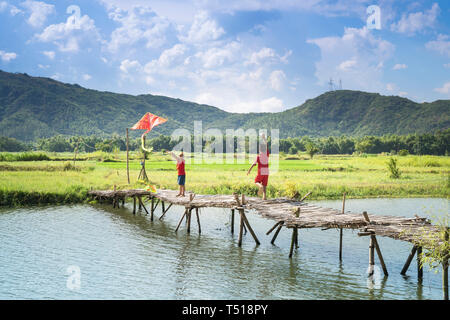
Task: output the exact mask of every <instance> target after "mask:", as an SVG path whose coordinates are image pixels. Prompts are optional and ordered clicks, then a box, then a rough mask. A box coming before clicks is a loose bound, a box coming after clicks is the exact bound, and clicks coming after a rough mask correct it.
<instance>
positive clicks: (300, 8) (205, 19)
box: [0, 0, 450, 112]
mask: <svg viewBox="0 0 450 320" xmlns="http://www.w3.org/2000/svg"><path fill="white" fill-rule="evenodd" d="M370 5H377V6H378V7H379V8H380V21H381V29H373V28H369V27H368V26H367V18H368V16H369V14H367V11H366V10H367V7H368V6H370ZM0 28H1V34H0V69H2V70H4V71H9V72H21V73H23V72H25V73H28V74H30V75H33V76H43V77H51V78H54V79H56V80H59V81H63V82H68V83H78V84H79V85H81V86H84V87H87V88H92V89H97V90H103V91H112V92H120V93H128V94H145V93H152V94H161V95H166V96H171V97H175V98H180V99H184V100H189V101H195V102H199V103H205V104H210V105H213V106H217V107H219V108H222V109H224V110H227V111H232V112H276V111H281V110H285V109H287V108H292V107H295V106H297V105H300V104H301V103H303V102H304V101H305V100H307V99H310V98H314V97H316V96H317V95H319V94H321V93H323V92H325V91H327V90H328V88H329V85H328V82H329V80H330V78H332V79H333V80H334V82H335V84H336V85H337V86H338V85H339V80H341V81H342V87H343V89H351V90H362V91H369V92H379V93H381V94H384V95H400V96H404V97H407V98H409V99H412V100H414V101H417V102H424V101H427V102H429V101H434V100H437V99H449V98H450V32H449V31H450V1H447V0H441V1H403V0H382V1H366V0H328V1H327V0H302V1H300V0H297V1H293V0H284V1H281V0H275V1H270V0H269V1H257V0H229V1H218V0H212V1H210V0H194V1H175V0H165V1H164V0H157V1H152V0H150V1H144V0H126V1H123V0H110V1H100V0H98V1H94V0H90V1H64V0H58V1H50V0H44V1H31V0H26V1H24V0H21V1H13V0H0Z"/></svg>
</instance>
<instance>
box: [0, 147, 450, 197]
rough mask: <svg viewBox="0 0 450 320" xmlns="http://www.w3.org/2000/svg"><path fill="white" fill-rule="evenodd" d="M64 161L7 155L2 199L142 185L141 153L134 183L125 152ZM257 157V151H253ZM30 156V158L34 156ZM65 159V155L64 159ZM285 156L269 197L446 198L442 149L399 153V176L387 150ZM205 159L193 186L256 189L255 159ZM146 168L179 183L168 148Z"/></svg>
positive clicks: (446, 163) (192, 174)
mask: <svg viewBox="0 0 450 320" xmlns="http://www.w3.org/2000/svg"><path fill="white" fill-rule="evenodd" d="M47 156H48V157H49V158H50V159H58V161H52V160H42V161H19V160H15V161H3V162H1V163H0V205H3V206H5V205H6V206H15V205H31V204H47V203H74V202H82V201H85V200H86V199H87V190H89V189H90V188H93V189H111V188H113V186H114V185H116V186H117V187H118V188H141V187H143V186H145V185H144V184H142V183H139V182H137V181H136V180H137V177H138V175H139V170H140V163H139V160H137V159H138V153H136V154H132V155H131V157H132V159H133V160H132V161H131V162H130V177H131V182H132V183H131V185H128V184H127V175H126V162H125V158H126V157H125V153H118V154H104V153H95V154H80V155H78V156H77V157H78V158H79V159H83V160H84V161H76V162H73V161H71V162H68V161H67V160H68V159H70V158H73V154H47ZM252 158H253V157H252ZM30 159H31V158H30ZM64 159H65V160H66V161H61V160H64ZM288 159H291V160H287V159H286V158H282V159H280V161H279V168H278V171H277V172H274V171H275V166H272V171H273V174H271V176H270V178H269V187H268V196H269V197H281V196H292V195H294V194H295V193H296V192H298V193H300V194H305V193H307V192H308V191H313V194H312V196H311V197H310V198H311V199H336V198H340V197H341V196H342V193H343V192H347V194H348V197H350V198H365V197H448V196H449V194H450V192H449V191H450V158H449V157H437V156H405V157H397V159H398V166H399V168H400V171H401V177H400V179H391V178H390V177H389V173H388V169H387V165H386V162H387V161H388V159H389V157H388V156H382V155H374V156H370V155H369V156H320V155H319V156H316V157H314V159H313V160H310V159H309V158H308V157H307V156H305V155H299V156H294V157H292V156H290V157H289V158H288ZM208 162H210V161H204V162H203V163H201V164H196V163H191V164H187V165H186V169H187V178H186V187H187V190H190V191H193V192H196V193H202V194H230V193H233V192H239V193H245V194H246V195H249V196H255V195H256V192H257V188H256V187H255V186H254V184H253V179H254V176H255V174H256V168H255V169H254V171H253V172H252V174H251V175H250V176H247V175H246V172H247V170H248V167H249V164H247V163H239V164H238V163H235V164H216V163H208ZM146 163H147V165H146V168H147V174H148V176H149V178H150V180H151V183H152V184H154V185H156V187H157V188H167V189H176V188H177V183H176V171H175V165H174V163H173V161H171V160H170V157H169V156H168V155H164V154H161V153H156V154H152V155H150V156H149V160H147V162H146Z"/></svg>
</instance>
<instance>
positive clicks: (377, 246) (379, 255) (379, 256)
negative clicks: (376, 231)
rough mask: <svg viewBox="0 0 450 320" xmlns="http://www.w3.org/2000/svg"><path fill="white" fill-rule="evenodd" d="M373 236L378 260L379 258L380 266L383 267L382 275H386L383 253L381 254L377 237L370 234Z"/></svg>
mask: <svg viewBox="0 0 450 320" xmlns="http://www.w3.org/2000/svg"><path fill="white" fill-rule="evenodd" d="M371 237H372V238H373V243H374V245H375V250H376V251H377V255H378V260H380V264H381V268H382V269H383V273H384V275H385V276H386V277H387V276H388V275H389V273H388V271H387V268H386V264H385V263H384V259H383V255H382V254H381V250H380V246H379V245H378V241H377V238H376V237H375V236H371Z"/></svg>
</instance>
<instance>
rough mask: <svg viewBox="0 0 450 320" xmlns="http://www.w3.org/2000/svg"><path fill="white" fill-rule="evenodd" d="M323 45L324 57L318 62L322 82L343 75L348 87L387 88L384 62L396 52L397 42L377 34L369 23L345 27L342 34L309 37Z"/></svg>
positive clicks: (324, 82) (311, 40) (321, 46)
mask: <svg viewBox="0 0 450 320" xmlns="http://www.w3.org/2000/svg"><path fill="white" fill-rule="evenodd" d="M307 42H308V43H311V44H314V45H317V46H318V47H319V48H320V52H321V58H320V60H319V61H318V62H316V63H315V66H316V72H315V76H316V77H317V79H318V82H319V84H321V85H326V84H327V82H328V81H329V79H330V78H333V79H342V81H343V82H344V83H345V84H346V87H348V88H351V89H359V90H375V91H379V90H384V89H385V85H384V84H382V81H381V80H382V72H383V68H384V67H383V66H384V62H385V61H387V60H388V59H389V58H390V57H391V56H392V54H393V51H394V45H393V44H391V43H390V42H388V41H386V40H383V39H381V38H377V37H375V36H374V34H373V33H371V32H370V30H368V29H367V28H366V27H364V28H362V29H356V28H345V31H344V34H343V36H342V37H325V38H317V39H309V40H307Z"/></svg>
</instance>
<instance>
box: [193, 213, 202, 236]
mask: <svg viewBox="0 0 450 320" xmlns="http://www.w3.org/2000/svg"><path fill="white" fill-rule="evenodd" d="M195 215H196V216H197V224H198V233H202V227H201V226H200V217H199V215H198V208H195Z"/></svg>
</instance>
